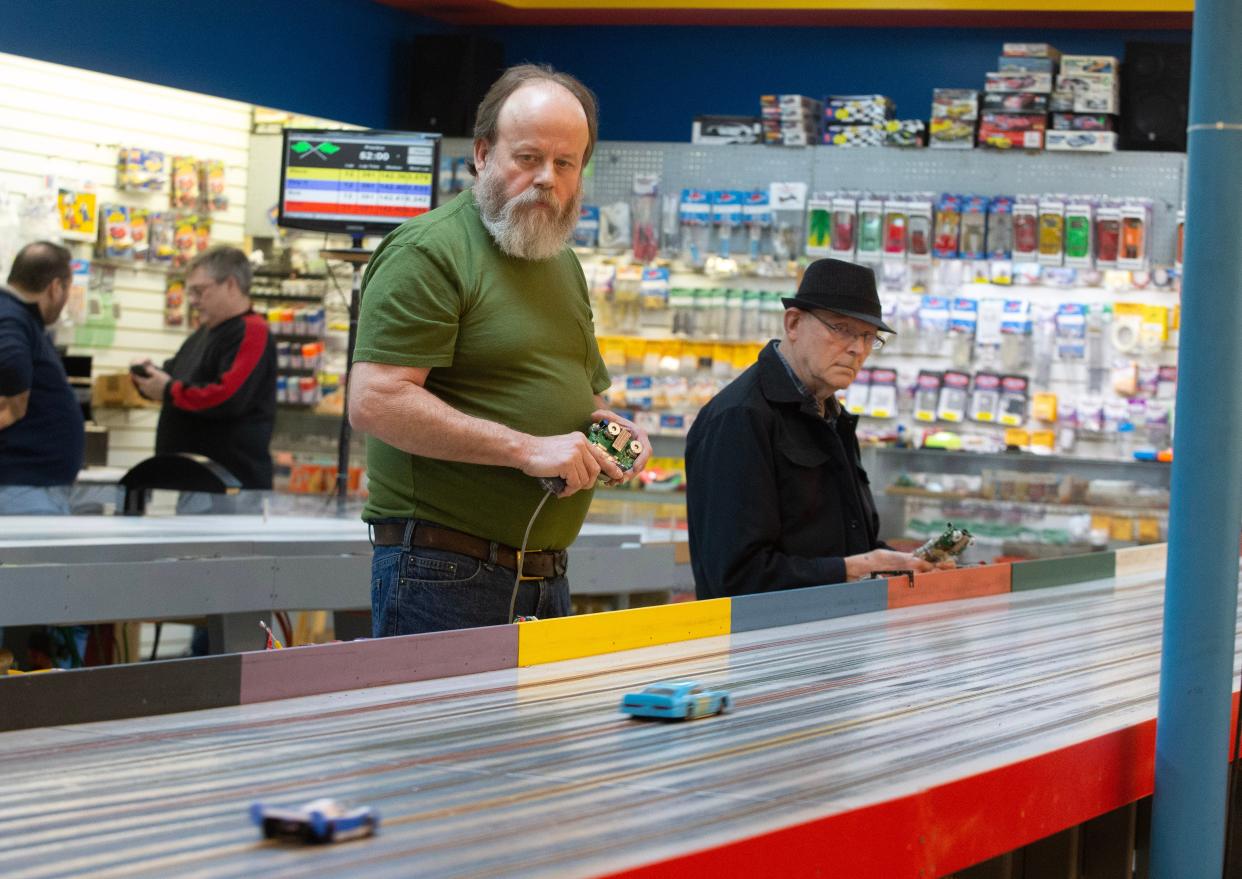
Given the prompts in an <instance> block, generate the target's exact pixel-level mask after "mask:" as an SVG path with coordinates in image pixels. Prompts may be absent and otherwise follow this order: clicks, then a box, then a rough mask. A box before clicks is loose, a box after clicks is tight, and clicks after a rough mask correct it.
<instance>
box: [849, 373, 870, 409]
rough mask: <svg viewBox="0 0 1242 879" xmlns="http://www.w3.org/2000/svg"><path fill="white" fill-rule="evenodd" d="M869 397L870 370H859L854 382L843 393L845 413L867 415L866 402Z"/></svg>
mask: <svg viewBox="0 0 1242 879" xmlns="http://www.w3.org/2000/svg"><path fill="white" fill-rule="evenodd" d="M870 395H871V370H869V369H860V370H858V375H856V376H854V381H852V382H851V383H850V386H849V387H848V388H847V389H846V391H845V411H846V412H849V413H850V414H851V415H865V414H867V406H868V401H867V398H868V397H869V396H870Z"/></svg>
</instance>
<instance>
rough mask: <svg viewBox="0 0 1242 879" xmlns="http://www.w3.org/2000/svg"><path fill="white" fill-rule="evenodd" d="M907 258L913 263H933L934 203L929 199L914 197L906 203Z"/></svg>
mask: <svg viewBox="0 0 1242 879" xmlns="http://www.w3.org/2000/svg"><path fill="white" fill-rule="evenodd" d="M906 225H907V237H906V258H907V259H908V260H909V261H910V262H911V263H912V264H918V265H929V264H930V263H931V243H932V203H931V201H929V200H927V199H922V198H919V199H912V200H911V201H909V202H907V203H906Z"/></svg>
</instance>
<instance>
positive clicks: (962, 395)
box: [936, 370, 970, 424]
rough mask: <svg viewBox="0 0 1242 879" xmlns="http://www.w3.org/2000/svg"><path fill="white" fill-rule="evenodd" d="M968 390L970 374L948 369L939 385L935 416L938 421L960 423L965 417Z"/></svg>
mask: <svg viewBox="0 0 1242 879" xmlns="http://www.w3.org/2000/svg"><path fill="white" fill-rule="evenodd" d="M969 392H970V374H969V373H966V372H958V371H957V370H948V371H947V372H945V374H944V379H943V381H942V383H941V386H940V400H939V402H938V403H937V405H936V417H937V418H938V419H939V420H940V421H947V422H949V423H951V424H961V423H962V421H964V420H965V418H966V402H967V398H968V396H969Z"/></svg>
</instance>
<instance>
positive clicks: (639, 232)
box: [631, 174, 660, 264]
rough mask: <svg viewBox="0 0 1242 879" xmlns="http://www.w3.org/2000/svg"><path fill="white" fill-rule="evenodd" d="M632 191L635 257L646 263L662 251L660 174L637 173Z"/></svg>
mask: <svg viewBox="0 0 1242 879" xmlns="http://www.w3.org/2000/svg"><path fill="white" fill-rule="evenodd" d="M631 193H632V196H631V197H632V199H633V202H634V206H633V208H632V217H631V219H632V221H633V229H634V231H633V236H632V244H633V248H634V259H636V260H637V261H638V262H640V263H643V264H646V263H649V262H651V261H652V260H653V259H655V258H656V257H657V256H658V255H659V252H660V175H658V174H635V175H634V184H633V187H632V189H631Z"/></svg>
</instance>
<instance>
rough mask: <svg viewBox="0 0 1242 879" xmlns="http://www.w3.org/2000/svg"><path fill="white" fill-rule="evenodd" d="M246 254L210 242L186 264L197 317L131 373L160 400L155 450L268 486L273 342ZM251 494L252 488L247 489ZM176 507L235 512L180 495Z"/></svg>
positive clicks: (243, 482) (147, 392)
mask: <svg viewBox="0 0 1242 879" xmlns="http://www.w3.org/2000/svg"><path fill="white" fill-rule="evenodd" d="M250 279H251V269H250V261H249V260H248V259H247V258H246V255H245V254H244V253H242V252H241V251H240V250H238V249H237V248H236V247H227V246H223V245H221V246H217V247H213V248H211V249H209V250H207V251H204V252H203V253H201V254H199V255H198V256H197V257H195V258H194V259H193V260H192V261H191V262H190V264H189V265H188V266H187V267H186V283H185V289H186V294H187V295H188V297H189V301H190V303H191V304H192V305H194V306H196V307H197V308H198V310H199V313H200V315H201V316H202V323H201V325H200V326H199V328H198V329H197V330H195V331H194V333H193V334H192V335H191V336H190V337H189V338H188V339H186V340H185V343H184V344H182V346H181V348H180V349H179V350H178V351H177V353H176V355H175V356H174V357H173V358H172V359H171V360H169V361H167V362H166V363H165V364H164V368H163V369H160V368H159V367H157V366H156V365H155V364H154V363H152V362H151V361H150V360H148V361H146V362H145V363H144V364H143V365H144V366H145V367H146V375H145V376H144V375H134V376H133V380H134V384H136V385H137V386H138V390H139V391H141V392H142V394H143V396H145V397H149V398H150V399H152V400H162V401H163V403H164V407H163V409H161V410H160V420H159V426H158V427H157V428H156V433H155V451H156V452H157V453H160V454H163V453H168V452H194V453H197V454H200V455H205V456H207V457H208V458H211V459H212V460H213V461H216V462H217V463H219V464H220V465H222V466H223V467H224V468H225V469H227V470H228V471H229V472H230V473H232V474H233V475H234V476H236V477H237V479H238V481H240V482H241V485H242V488H244V489H270V488H271V487H272V457H271V454H270V452H269V450H268V446H269V444H270V443H271V439H272V425H273V423H274V422H275V419H276V348H275V345H274V343H273V342H272V336H271V333H270V332H268V328H267V320H266V319H265V318H264V317H263V316H262V315H259V314H256V313H255V312H254V311H253V310H252V309H251V306H250ZM250 497H251V498H253V497H255V495H253V494H251V495H250ZM178 509H179V511H180V512H240V511H241V510H240V509H233V510H225V509H223V508H221V507H220V505H218V504H217V505H214V506H213V507H212V508H211V509H206V508H201V509H200V508H196V507H193V506H187V505H186V504H184V503H182V504H179V505H178Z"/></svg>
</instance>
